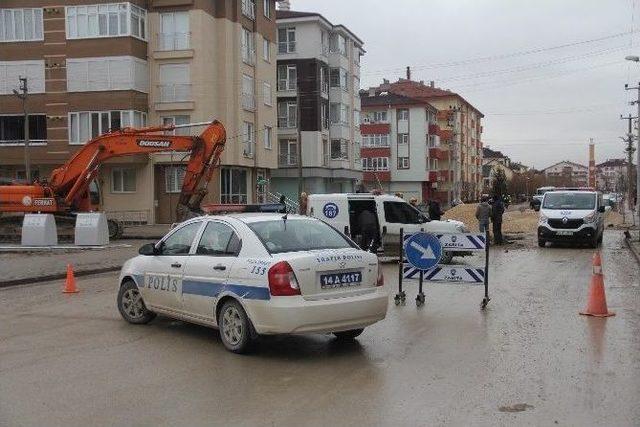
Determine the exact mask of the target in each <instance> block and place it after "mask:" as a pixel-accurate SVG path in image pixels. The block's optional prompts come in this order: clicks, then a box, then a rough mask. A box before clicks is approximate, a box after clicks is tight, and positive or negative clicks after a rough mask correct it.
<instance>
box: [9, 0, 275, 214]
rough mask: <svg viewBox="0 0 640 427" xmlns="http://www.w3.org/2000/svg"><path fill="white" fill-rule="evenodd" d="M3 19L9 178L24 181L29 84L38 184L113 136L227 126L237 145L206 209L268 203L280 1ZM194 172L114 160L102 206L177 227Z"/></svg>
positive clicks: (31, 7)
mask: <svg viewBox="0 0 640 427" xmlns="http://www.w3.org/2000/svg"><path fill="white" fill-rule="evenodd" d="M0 16H2V18H3V19H2V20H1V21H2V24H0V35H1V36H0V48H1V49H2V51H3V53H5V54H4V55H3V57H2V59H1V61H0V175H1V176H5V177H13V178H16V177H17V178H20V177H22V176H24V166H23V164H24V162H23V151H24V147H23V145H24V142H23V139H24V135H23V133H22V130H21V129H22V127H21V123H22V124H24V122H23V119H22V118H21V114H22V104H21V101H20V100H19V99H18V98H17V97H15V96H13V95H12V91H13V89H17V88H18V85H19V76H25V75H26V76H27V77H28V85H29V97H28V103H27V109H28V111H29V113H30V119H29V125H30V129H31V131H30V139H31V142H30V146H31V147H30V150H29V151H30V154H31V159H32V164H33V165H34V166H33V167H32V169H33V170H34V172H35V174H36V175H39V176H42V177H45V176H47V175H48V174H49V173H50V171H51V170H52V169H53V168H55V167H56V166H58V165H60V164H61V163H63V162H64V161H66V160H67V159H68V158H70V157H71V155H72V154H73V152H74V151H75V150H77V149H78V148H79V147H80V146H81V145H82V144H84V143H85V142H86V141H87V140H89V139H91V138H92V137H95V136H97V135H100V134H101V133H105V132H107V131H109V130H114V129H119V128H121V127H125V126H134V127H140V126H145V125H147V124H149V125H150V124H161V123H165V124H168V123H176V124H181V123H187V122H200V121H208V120H210V119H212V118H217V119H219V120H220V121H222V122H223V123H224V124H225V126H226V128H227V133H228V135H229V138H228V142H227V147H226V150H225V153H224V155H223V158H222V165H221V168H220V170H219V171H218V173H217V175H216V176H214V179H213V180H212V183H211V185H210V188H209V195H208V196H207V199H206V201H208V202H213V203H244V202H252V201H261V200H264V198H265V195H266V192H267V191H268V189H267V185H265V182H268V178H269V174H270V170H271V169H274V168H275V167H276V165H277V154H276V150H275V149H274V147H273V144H274V141H273V139H274V138H275V125H276V108H275V106H274V105H273V101H272V100H273V87H274V86H275V63H274V62H275V49H276V47H275V39H276V25H275V1H274V0H239V1H225V0H211V1H195V0H132V1H130V2H117V3H110V2H106V1H100V0H86V1H84V0H77V1H74V2H73V3H72V4H70V5H68V6H61V5H60V2H54V1H50V0H40V1H35V0H29V1H25V0H21V1H18V0H6V1H4V2H2V9H0ZM200 131H201V129H199V128H192V129H183V130H181V132H184V133H192V134H198V133H199V132H200ZM184 170H185V154H184V153H164V154H158V155H151V156H147V155H139V156H130V157H123V158H119V159H114V161H112V162H108V163H107V164H106V165H104V166H103V167H102V168H101V171H100V174H99V177H98V184H99V186H100V188H101V197H102V204H103V207H104V209H105V210H106V211H107V212H108V214H109V215H110V216H113V217H117V218H120V219H123V220H127V221H135V222H142V223H167V222H172V221H173V220H174V219H175V217H174V206H175V203H176V202H177V199H178V193H179V192H180V188H181V180H182V178H183V176H184Z"/></svg>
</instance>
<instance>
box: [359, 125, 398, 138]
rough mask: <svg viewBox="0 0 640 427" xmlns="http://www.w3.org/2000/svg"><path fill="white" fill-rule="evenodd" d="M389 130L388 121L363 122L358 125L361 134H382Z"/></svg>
mask: <svg viewBox="0 0 640 427" xmlns="http://www.w3.org/2000/svg"><path fill="white" fill-rule="evenodd" d="M389 132H391V125H390V124H389V123H363V124H361V125H360V133H361V134H362V135H384V134H388V133H389Z"/></svg>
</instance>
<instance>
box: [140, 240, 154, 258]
mask: <svg viewBox="0 0 640 427" xmlns="http://www.w3.org/2000/svg"><path fill="white" fill-rule="evenodd" d="M138 253H139V254H140V255H156V254H157V253H158V250H157V249H156V245H155V244H153V243H147V244H146V245H142V246H141V247H140V249H138Z"/></svg>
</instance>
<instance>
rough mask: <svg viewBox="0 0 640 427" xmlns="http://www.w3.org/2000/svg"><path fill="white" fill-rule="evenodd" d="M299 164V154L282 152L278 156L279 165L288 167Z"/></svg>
mask: <svg viewBox="0 0 640 427" xmlns="http://www.w3.org/2000/svg"><path fill="white" fill-rule="evenodd" d="M297 165H298V155H297V154H280V155H279V156H278V167H281V168H288V167H292V166H297Z"/></svg>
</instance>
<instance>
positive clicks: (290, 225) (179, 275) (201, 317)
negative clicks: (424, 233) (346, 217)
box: [117, 213, 388, 353]
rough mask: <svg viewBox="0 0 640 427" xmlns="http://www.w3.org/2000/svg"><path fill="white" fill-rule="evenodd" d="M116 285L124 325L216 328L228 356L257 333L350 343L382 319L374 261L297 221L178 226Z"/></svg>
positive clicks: (208, 220) (241, 219)
mask: <svg viewBox="0 0 640 427" xmlns="http://www.w3.org/2000/svg"><path fill="white" fill-rule="evenodd" d="M139 252H140V255H139V256H136V257H135V258H132V259H130V260H128V261H127V262H126V263H125V264H124V266H123V267H122V272H121V273H120V279H119V290H118V299H117V305H118V309H119V311H120V313H121V314H122V317H123V318H124V319H125V320H127V321H128V322H130V323H147V322H149V321H151V320H152V319H153V318H154V317H155V315H156V314H163V315H166V316H170V317H174V318H177V319H181V320H184V321H187V322H193V323H198V324H202V325H206V326H213V327H218V328H219V329H220V336H221V338H222V342H223V343H224V345H225V346H226V347H227V349H229V350H231V351H233V352H236V353H240V352H243V351H245V350H247V349H248V348H249V346H250V344H251V343H252V341H253V340H254V338H256V337H257V335H259V334H280V333H304V332H320V333H333V334H334V335H335V336H336V337H338V338H339V339H352V338H355V337H356V336H358V335H360V334H361V333H362V330H363V328H364V327H366V326H368V325H371V324H372V323H375V322H377V321H379V320H382V319H384V317H385V316H386V312H387V299H388V295H387V291H386V289H385V288H384V287H383V284H384V280H383V277H382V271H381V269H380V267H379V266H378V259H377V257H376V255H374V254H372V253H369V252H365V251H362V250H360V249H359V248H358V247H357V246H356V245H355V244H354V243H353V242H352V241H351V240H349V239H348V238H346V237H345V236H344V235H342V234H341V233H340V232H338V231H336V230H335V229H334V228H332V227H331V226H329V225H327V224H326V223H324V222H322V221H320V220H318V219H314V218H308V217H305V216H298V215H288V216H283V215H282V214H264V213H260V214H248V213H245V214H234V215H225V216H204V217H199V218H194V219H191V220H189V221H186V222H184V223H182V224H180V225H178V226H177V227H176V228H174V229H173V230H171V231H170V232H169V233H168V234H167V235H166V236H165V237H164V238H162V239H161V240H160V241H159V242H158V243H156V244H147V245H144V246H142V247H141V248H140V251H139Z"/></svg>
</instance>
